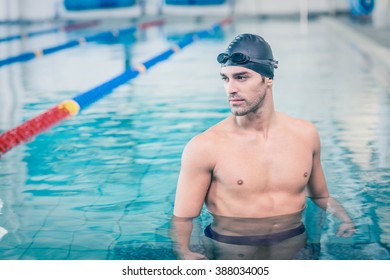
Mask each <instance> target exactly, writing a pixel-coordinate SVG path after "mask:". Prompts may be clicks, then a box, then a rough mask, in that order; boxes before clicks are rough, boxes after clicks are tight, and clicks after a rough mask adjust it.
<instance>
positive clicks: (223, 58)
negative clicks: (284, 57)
mask: <svg viewBox="0 0 390 280" xmlns="http://www.w3.org/2000/svg"><path fill="white" fill-rule="evenodd" d="M228 60H231V61H232V62H233V63H237V64H245V63H247V62H249V61H250V62H256V63H260V64H267V65H271V66H272V67H273V68H278V61H276V60H273V59H257V58H252V57H250V56H249V55H246V54H244V53H240V52H236V53H232V54H231V55H229V54H227V53H220V54H219V55H218V56H217V61H218V63H221V64H225V63H226V62H227V61H228Z"/></svg>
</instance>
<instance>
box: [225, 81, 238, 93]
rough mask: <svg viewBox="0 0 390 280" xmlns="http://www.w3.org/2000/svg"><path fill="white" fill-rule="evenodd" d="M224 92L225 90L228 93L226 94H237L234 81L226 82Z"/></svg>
mask: <svg viewBox="0 0 390 280" xmlns="http://www.w3.org/2000/svg"><path fill="white" fill-rule="evenodd" d="M225 90H226V93H228V94H234V93H237V91H238V89H237V84H236V83H235V81H234V80H229V81H228V82H226V84H225Z"/></svg>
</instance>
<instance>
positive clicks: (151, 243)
mask: <svg viewBox="0 0 390 280" xmlns="http://www.w3.org/2000/svg"><path fill="white" fill-rule="evenodd" d="M212 23H213V22H199V21H191V20H188V21H187V22H180V23H168V24H166V25H165V26H162V27H156V28H151V29H148V30H146V31H145V32H143V33H137V34H136V35H135V37H134V38H133V39H131V38H130V39H128V40H121V41H120V42H100V43H95V44H89V45H86V46H84V47H81V48H75V49H70V50H66V51H63V52H60V53H57V54H54V55H50V56H47V57H44V58H42V59H38V60H33V61H31V62H27V63H21V64H15V65H12V66H9V67H3V68H0V77H1V81H2V83H1V85H0V89H1V94H0V100H1V103H2V104H7V106H6V108H5V109H4V111H3V113H2V118H1V120H0V131H2V132H3V131H6V130H8V129H10V128H12V127H14V126H15V125H17V124H19V123H21V122H22V121H23V120H26V119H27V118H30V117H32V116H35V115H37V114H39V113H41V112H42V111H44V110H47V109H48V108H50V107H51V106H53V105H55V104H57V103H59V102H60V101H62V100H64V99H68V98H72V97H73V96H75V95H77V94H79V93H81V92H83V91H85V90H88V89H90V88H92V87H94V86H96V85H98V84H100V83H102V82H104V81H107V80H108V79H110V78H112V77H114V76H116V75H118V74H119V73H121V72H122V71H123V70H124V69H125V68H126V67H127V66H128V65H129V61H130V62H131V63H130V64H133V63H135V62H140V61H144V60H145V59H149V58H151V57H153V56H154V55H156V54H158V53H159V52H161V51H163V50H165V49H166V48H167V47H168V46H170V45H171V43H172V42H173V41H174V39H176V38H178V37H180V35H181V34H184V33H186V32H190V31H195V30H198V29H202V28H204V27H208V26H210V25H211V24H212ZM110 24H112V23H110ZM118 24H119V23H118ZM121 24H123V23H121ZM101 28H102V29H103V26H102V27H101ZM244 32H249V33H250V32H252V33H257V34H260V35H263V36H264V37H265V38H266V40H267V41H269V42H270V44H271V46H272V47H273V50H274V56H275V58H276V59H277V60H279V68H278V69H277V70H276V74H275V82H274V97H275V105H276V108H277V110H279V111H283V112H285V113H287V114H290V115H292V116H296V117H300V118H305V119H308V120H310V121H312V122H313V123H315V124H316V126H317V127H318V130H319V133H320V135H321V139H322V162H323V167H324V171H325V174H326V177H327V182H328V186H329V189H330V191H331V193H332V195H333V196H334V197H336V198H337V199H338V200H339V201H340V202H342V203H343V205H344V207H345V208H346V209H347V211H348V213H349V214H350V215H351V216H352V218H353V219H354V221H355V223H356V226H357V232H356V234H355V235H354V236H353V237H351V238H337V237H335V231H336V228H337V225H338V221H337V220H336V219H335V218H333V217H332V216H331V215H329V214H327V213H322V212H321V211H320V210H318V209H316V208H315V206H314V205H312V204H311V203H310V201H309V202H308V208H307V209H306V214H305V216H306V219H307V221H308V222H307V226H308V232H309V233H310V234H311V235H310V236H309V240H310V241H312V242H313V243H315V244H316V245H318V244H320V245H321V250H320V251H318V250H317V251H316V252H314V253H313V255H309V256H306V258H308V259H311V258H314V259H390V255H389V245H390V209H389V202H388V198H389V194H390V186H389V185H390V184H389V183H390V172H389V171H390V153H389V150H388V147H389V139H390V122H389V117H388V116H389V113H390V87H389V85H388V84H387V83H386V79H381V76H380V75H378V71H379V72H380V73H382V75H383V65H380V64H378V63H377V61H376V60H375V59H373V58H372V56H370V54H369V53H366V52H364V51H362V50H361V49H360V48H359V46H358V45H356V42H352V41H350V40H349V39H348V38H346V37H342V36H340V35H339V34H337V32H335V31H334V30H332V29H331V28H330V27H329V26H328V25H326V24H325V23H324V22H323V21H322V20H314V21H311V22H310V25H309V30H308V34H306V35H305V34H301V33H300V29H299V23H297V22H295V21H290V20H276V19H268V20H264V19H263V20H257V19H256V20H253V19H252V20H236V21H235V22H233V24H232V25H231V26H228V27H226V28H224V31H223V33H222V34H219V36H217V37H216V38H210V39H204V40H201V41H197V42H196V43H194V44H192V45H190V46H188V47H186V48H185V49H184V50H182V51H181V52H179V53H177V54H175V55H174V56H172V57H171V58H170V59H169V60H168V61H165V62H162V63H160V64H158V65H156V66H155V67H153V68H152V69H150V70H149V71H148V72H146V73H145V74H143V75H141V76H139V77H138V78H136V79H135V80H132V81H131V82H129V83H127V84H125V85H123V86H121V87H119V88H117V89H116V90H114V92H113V93H112V94H111V95H109V96H107V97H106V98H104V99H102V100H100V101H99V102H98V103H96V104H94V105H92V106H91V107H89V108H87V109H86V110H84V111H83V112H82V113H81V114H79V115H77V116H76V117H74V118H72V119H69V120H66V121H64V122H62V123H61V124H60V125H58V126H55V127H53V128H52V129H50V130H49V131H47V132H45V133H42V134H40V135H38V136H37V137H36V138H35V139H34V140H33V141H31V142H29V143H27V144H25V145H21V146H18V147H16V148H15V149H13V150H12V151H9V152H8V153H7V154H6V155H4V156H3V158H2V159H1V160H0V199H1V201H2V204H1V203H0V207H1V205H2V209H1V212H0V213H1V214H0V227H1V228H0V230H1V231H0V236H1V233H2V232H3V236H2V237H0V238H1V239H0V259H174V258H175V256H174V255H173V253H172V250H171V246H172V242H171V240H170V238H169V234H168V229H169V223H170V218H171V215H172V210H173V202H174V195H175V187H176V180H177V176H178V172H179V168H180V156H181V152H182V149H183V147H184V145H185V143H186V142H187V141H188V140H189V139H190V138H191V137H193V136H194V135H196V134H198V133H200V132H202V131H204V130H205V129H207V128H208V127H209V126H211V125H213V124H215V123H216V122H218V121H220V120H222V119H223V118H224V117H226V116H228V115H229V114H230V112H229V110H228V104H227V102H226V100H225V96H224V91H223V87H222V82H221V80H220V78H219V65H218V64H217V63H216V61H215V58H216V55H217V54H218V53H220V52H221V51H223V50H224V49H225V48H226V46H227V44H228V42H230V40H231V39H232V38H233V37H234V36H235V35H236V34H238V33H244ZM76 35H77V33H76ZM76 35H74V34H73V35H71V36H76ZM53 36H54V37H56V39H55V40H56V41H57V42H58V41H60V40H66V38H58V34H57V35H47V36H45V37H42V38H41V39H40V40H39V41H34V42H35V43H34V44H40V46H41V47H47V46H50V45H52V41H53V40H54V39H53ZM69 36H70V35H69ZM35 40H36V39H35ZM12 44H15V43H12ZM17 44H21V45H18V46H19V49H29V47H30V46H29V45H28V43H26V42H23V43H20V42H19V43H17ZM387 71H388V70H387ZM387 73H388V72H387ZM385 75H386V73H385ZM316 215H319V216H321V215H322V216H324V217H325V222H324V224H323V225H322V226H320V227H319V226H318V223H317V222H316V220H315V219H314V221H313V217H316ZM198 220H199V224H200V226H204V225H206V223H207V222H208V220H209V217H208V216H207V213H203V214H202V216H201V218H200V219H198Z"/></svg>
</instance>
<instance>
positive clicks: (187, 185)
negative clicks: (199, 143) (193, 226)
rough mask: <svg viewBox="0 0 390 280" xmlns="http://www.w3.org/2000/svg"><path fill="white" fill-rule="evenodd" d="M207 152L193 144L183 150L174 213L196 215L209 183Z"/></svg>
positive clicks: (180, 215)
mask: <svg viewBox="0 0 390 280" xmlns="http://www.w3.org/2000/svg"><path fill="white" fill-rule="evenodd" d="M209 161H210V160H209V158H208V156H207V153H204V151H202V149H200V148H199V147H196V146H194V145H191V144H190V145H188V146H187V147H186V149H185V150H184V152H183V156H182V164H181V170H180V174H179V179H178V183H177V189H176V198H175V208H174V215H175V216H177V217H197V216H198V215H199V214H200V211H201V209H202V206H203V202H204V200H205V197H206V195H207V191H208V188H209V186H210V183H211V167H210V164H209Z"/></svg>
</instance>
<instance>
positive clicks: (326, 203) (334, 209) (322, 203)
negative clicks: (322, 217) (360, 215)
mask: <svg viewBox="0 0 390 280" xmlns="http://www.w3.org/2000/svg"><path fill="white" fill-rule="evenodd" d="M310 198H311V200H313V202H314V203H315V204H316V205H317V206H319V207H320V208H322V209H324V210H326V211H328V212H329V213H331V214H332V215H335V216H336V217H337V218H339V219H340V221H341V222H343V223H353V222H352V219H351V218H350V217H349V215H348V214H347V212H346V211H345V209H344V207H343V206H342V205H341V204H340V203H339V202H338V201H337V200H336V199H334V198H333V197H323V198H322V197H321V198H315V197H310Z"/></svg>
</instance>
